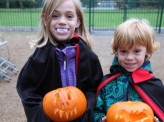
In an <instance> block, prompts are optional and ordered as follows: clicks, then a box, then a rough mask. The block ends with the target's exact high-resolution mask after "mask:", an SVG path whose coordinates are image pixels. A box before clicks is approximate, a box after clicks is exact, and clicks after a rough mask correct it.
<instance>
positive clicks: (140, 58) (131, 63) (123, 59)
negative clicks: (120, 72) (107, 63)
mask: <svg viewBox="0 0 164 122" xmlns="http://www.w3.org/2000/svg"><path fill="white" fill-rule="evenodd" d="M117 54H118V62H119V64H120V65H121V66H122V67H123V68H124V69H126V70H127V71H128V72H133V71H135V70H137V69H138V68H140V67H141V66H142V64H143V63H144V61H145V56H146V55H147V51H146V47H144V46H136V47H133V48H131V49H123V48H119V49H118V50H117Z"/></svg>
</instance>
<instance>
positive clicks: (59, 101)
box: [43, 86, 87, 122]
mask: <svg viewBox="0 0 164 122" xmlns="http://www.w3.org/2000/svg"><path fill="white" fill-rule="evenodd" d="M86 107H87V101H86V97H85V95H84V94H83V92H82V91H81V90H80V89H78V88H76V87H73V86H68V87H64V88H58V89H56V90H53V91H50V92H48V93H47V94H46V95H45V96H44V98H43V109H44V112H45V114H46V115H47V116H48V117H49V118H50V119H51V120H53V121H57V122H65V121H72V120H75V119H77V118H79V117H80V116H82V114H83V113H84V112H85V111H86Z"/></svg>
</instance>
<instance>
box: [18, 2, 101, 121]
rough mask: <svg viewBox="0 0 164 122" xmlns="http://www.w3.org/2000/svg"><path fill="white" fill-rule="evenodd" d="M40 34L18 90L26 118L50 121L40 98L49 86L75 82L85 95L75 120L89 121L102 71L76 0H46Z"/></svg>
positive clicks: (19, 81)
mask: <svg viewBox="0 0 164 122" xmlns="http://www.w3.org/2000/svg"><path fill="white" fill-rule="evenodd" d="M40 34H41V38H40V39H39V40H38V41H37V42H36V50H35V52H34V53H33V54H32V56H30V58H29V59H28V61H27V62H26V64H25V65H24V67H23V68H22V70H21V72H20V74H19V78H18V81H17V91H18V94H19V96H20V98H21V100H22V103H23V107H24V110H25V114H26V117H27V121H28V122H51V120H50V119H49V118H48V117H47V116H46V115H45V113H44V111H43V107H42V100H43V97H44V95H45V94H46V93H48V92H49V91H51V90H54V89H57V88H60V87H66V86H76V87H77V88H79V89H81V90H82V92H83V93H84V94H85V96H86V98H87V110H86V112H85V113H84V115H83V116H82V117H80V118H78V119H77V120H75V121H77V122H90V121H91V113H92V110H93V105H94V102H95V95H96V94H95V93H96V89H97V86H98V85H99V82H100V80H101V79H102V76H103V73H102V69H101V66H100V62H99V60H98V57H97V55H96V54H95V53H94V52H93V51H92V50H91V45H90V41H91V38H90V37H89V35H88V33H87V31H86V28H85V25H84V19H83V14H82V10H81V6H80V1H79V0H45V2H44V5H43V9H42V13H41V30H40Z"/></svg>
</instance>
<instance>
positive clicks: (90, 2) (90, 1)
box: [89, 0, 92, 33]
mask: <svg viewBox="0 0 164 122" xmlns="http://www.w3.org/2000/svg"><path fill="white" fill-rule="evenodd" d="M91 4H92V0H89V33H91Z"/></svg>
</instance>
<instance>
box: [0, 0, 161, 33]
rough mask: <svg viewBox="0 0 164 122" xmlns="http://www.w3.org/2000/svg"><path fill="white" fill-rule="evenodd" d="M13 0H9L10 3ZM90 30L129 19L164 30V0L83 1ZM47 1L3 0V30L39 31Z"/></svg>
mask: <svg viewBox="0 0 164 122" xmlns="http://www.w3.org/2000/svg"><path fill="white" fill-rule="evenodd" d="M7 1H9V2H7ZM81 1H82V5H83V10H84V15H85V21H86V25H87V27H88V29H89V31H90V32H91V31H93V30H98V31H99V30H111V29H114V28H115V27H116V26H117V25H118V24H120V23H122V22H123V21H125V20H126V19H128V18H131V17H134V18H141V19H147V20H149V21H150V24H151V25H152V26H153V27H154V29H155V30H156V31H157V32H159V33H161V32H162V30H163V29H164V16H163V14H164V13H163V8H164V0H112V1H111V0H81ZM42 3H43V0H1V1H0V30H30V31H33V30H37V27H38V25H39V18H40V11H41V7H42Z"/></svg>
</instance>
